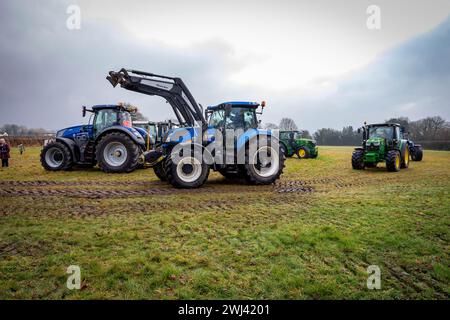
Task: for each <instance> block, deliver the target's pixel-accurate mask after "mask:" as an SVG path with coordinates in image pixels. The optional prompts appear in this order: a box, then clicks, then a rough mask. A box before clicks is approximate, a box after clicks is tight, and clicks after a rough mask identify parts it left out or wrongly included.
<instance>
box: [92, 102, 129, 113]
mask: <svg viewBox="0 0 450 320" xmlns="http://www.w3.org/2000/svg"><path fill="white" fill-rule="evenodd" d="M105 109H110V110H125V111H128V112H136V111H137V108H136V107H133V106H130V107H128V106H124V105H121V104H97V105H95V106H92V110H94V111H98V110H105Z"/></svg>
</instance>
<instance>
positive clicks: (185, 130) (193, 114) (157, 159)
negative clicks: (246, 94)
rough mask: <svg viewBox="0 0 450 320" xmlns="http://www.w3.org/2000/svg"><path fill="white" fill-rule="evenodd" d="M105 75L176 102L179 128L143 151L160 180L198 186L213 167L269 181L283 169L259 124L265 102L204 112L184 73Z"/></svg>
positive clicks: (276, 145)
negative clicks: (187, 85) (179, 75)
mask: <svg viewBox="0 0 450 320" xmlns="http://www.w3.org/2000/svg"><path fill="white" fill-rule="evenodd" d="M107 79H108V80H109V82H110V83H111V84H112V85H113V87H116V86H117V85H118V84H119V85H120V86H121V87H122V88H125V89H127V90H131V91H135V92H139V93H143V94H147V95H156V96H160V97H163V98H164V99H165V100H166V101H167V102H168V103H169V104H170V106H171V107H172V109H173V111H174V113H175V116H176V118H177V120H178V123H179V127H178V128H172V129H170V130H169V131H168V132H167V133H166V134H165V135H164V137H163V139H162V143H161V145H160V146H159V147H158V148H156V149H155V150H151V151H148V152H145V153H144V158H145V159H146V161H147V162H152V163H153V169H154V171H155V173H156V175H157V176H158V177H159V178H160V179H161V180H167V181H168V182H169V183H170V184H172V185H173V186H174V187H177V188H197V187H200V186H201V185H203V184H204V183H205V181H206V180H207V178H208V175H209V171H210V169H213V170H214V171H218V172H220V173H221V174H222V175H223V176H225V177H226V178H242V179H245V180H247V181H248V182H249V183H252V184H271V183H273V182H274V181H275V180H277V179H278V178H279V177H280V175H281V174H282V172H283V168H284V154H283V152H280V145H279V142H278V137H277V136H276V135H274V133H272V132H271V131H267V130H261V129H258V120H257V114H261V113H262V112H257V109H258V107H260V106H261V107H262V108H264V106H265V103H264V102H263V103H261V104H259V103H256V102H241V101H232V102H225V103H221V104H218V105H216V106H210V107H208V108H207V109H206V110H205V113H203V110H202V109H203V108H202V107H201V105H198V104H197V102H196V101H195V99H194V97H193V96H192V94H191V93H190V91H189V90H188V88H187V87H186V85H185V84H184V82H183V81H182V80H181V79H180V78H173V77H167V76H162V75H156V74H152V73H148V72H143V71H137V70H126V69H121V70H120V71H118V72H114V71H111V72H109V76H108V77H107ZM208 119H209V120H208ZM230 141H231V143H230Z"/></svg>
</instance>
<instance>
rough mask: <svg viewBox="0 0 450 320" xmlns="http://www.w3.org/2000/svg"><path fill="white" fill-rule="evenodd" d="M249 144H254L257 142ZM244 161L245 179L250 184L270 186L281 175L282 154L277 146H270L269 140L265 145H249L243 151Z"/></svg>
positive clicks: (282, 166)
mask: <svg viewBox="0 0 450 320" xmlns="http://www.w3.org/2000/svg"><path fill="white" fill-rule="evenodd" d="M250 143H251V144H256V143H257V141H256V140H254V141H252V142H250ZM250 153H252V154H250ZM245 159H246V164H245V165H244V168H245V173H246V179H247V181H248V182H249V183H251V184H272V183H274V182H275V181H276V180H277V179H279V178H280V176H281V174H282V173H283V168H284V159H285V157H284V154H283V153H282V151H281V149H280V147H279V146H278V148H275V146H274V145H272V143H271V139H270V138H268V139H267V144H266V145H262V146H258V145H249V146H248V147H247V148H246V150H245Z"/></svg>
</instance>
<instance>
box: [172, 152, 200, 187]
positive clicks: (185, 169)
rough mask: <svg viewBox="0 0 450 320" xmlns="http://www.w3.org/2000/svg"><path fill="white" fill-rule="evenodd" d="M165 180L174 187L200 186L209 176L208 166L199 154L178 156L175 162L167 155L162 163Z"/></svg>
mask: <svg viewBox="0 0 450 320" xmlns="http://www.w3.org/2000/svg"><path fill="white" fill-rule="evenodd" d="M164 169H165V172H166V177H167V181H169V183H170V184H171V185H173V186H174V187H175V188H184V189H194V188H198V187H201V186H202V185H203V184H204V183H205V182H206V180H207V179H208V176H209V166H208V165H207V164H206V163H205V161H203V159H202V158H201V157H200V156H197V157H196V156H194V155H192V154H189V155H183V154H181V155H180V156H179V161H178V162H177V163H175V162H174V161H173V160H172V156H168V157H167V158H166V160H165V163H164Z"/></svg>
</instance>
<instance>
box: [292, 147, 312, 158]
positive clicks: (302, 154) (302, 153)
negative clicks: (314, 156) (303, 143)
mask: <svg viewBox="0 0 450 320" xmlns="http://www.w3.org/2000/svg"><path fill="white" fill-rule="evenodd" d="M295 154H296V155H297V157H298V158H299V159H306V158H309V150H308V148H305V147H300V148H298V149H297V151H295Z"/></svg>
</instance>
